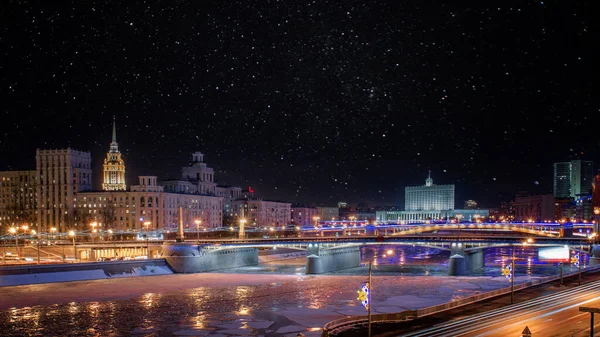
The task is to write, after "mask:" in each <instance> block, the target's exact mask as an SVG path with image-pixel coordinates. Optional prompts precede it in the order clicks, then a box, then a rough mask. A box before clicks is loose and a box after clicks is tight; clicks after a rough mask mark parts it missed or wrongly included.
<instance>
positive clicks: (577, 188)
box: [554, 160, 594, 199]
mask: <svg viewBox="0 0 600 337" xmlns="http://www.w3.org/2000/svg"><path fill="white" fill-rule="evenodd" d="M593 179H594V162H592V161H584V160H571V161H570V162H560V163H554V196H555V197H556V198H573V199H576V198H577V197H578V195H587V194H589V192H590V190H591V188H592V183H593Z"/></svg>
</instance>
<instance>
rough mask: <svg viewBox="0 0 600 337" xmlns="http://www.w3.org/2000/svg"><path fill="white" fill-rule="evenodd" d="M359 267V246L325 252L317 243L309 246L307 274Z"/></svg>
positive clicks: (336, 248)
mask: <svg viewBox="0 0 600 337" xmlns="http://www.w3.org/2000/svg"><path fill="white" fill-rule="evenodd" d="M311 245H312V246H311ZM358 266H360V247H359V246H342V247H335V248H331V249H324V250H321V249H320V248H319V245H318V244H315V243H312V244H310V245H309V246H308V255H307V256H306V274H323V273H328V272H332V271H336V270H341V269H347V268H353V267H358Z"/></svg>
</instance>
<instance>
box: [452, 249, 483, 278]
mask: <svg viewBox="0 0 600 337" xmlns="http://www.w3.org/2000/svg"><path fill="white" fill-rule="evenodd" d="M484 257H485V255H484V252H483V249H476V250H471V251H465V245H464V244H463V243H462V242H453V243H452V245H451V246H450V260H449V262H448V275H450V276H462V275H467V274H470V273H472V272H474V271H477V270H480V269H483V268H484V267H485V262H484V261H485V260H484Z"/></svg>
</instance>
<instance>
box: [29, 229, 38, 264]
mask: <svg viewBox="0 0 600 337" xmlns="http://www.w3.org/2000/svg"><path fill="white" fill-rule="evenodd" d="M31 234H33V235H35V236H36V237H37V240H36V241H37V264H40V235H39V234H38V233H37V232H36V231H35V229H32V230H31Z"/></svg>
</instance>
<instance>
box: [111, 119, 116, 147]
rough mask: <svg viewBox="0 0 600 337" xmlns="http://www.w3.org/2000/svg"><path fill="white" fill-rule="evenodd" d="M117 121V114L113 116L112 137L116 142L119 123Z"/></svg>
mask: <svg viewBox="0 0 600 337" xmlns="http://www.w3.org/2000/svg"><path fill="white" fill-rule="evenodd" d="M116 123H117V122H116V121H115V116H113V138H112V142H113V143H116V142H117V125H116Z"/></svg>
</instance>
